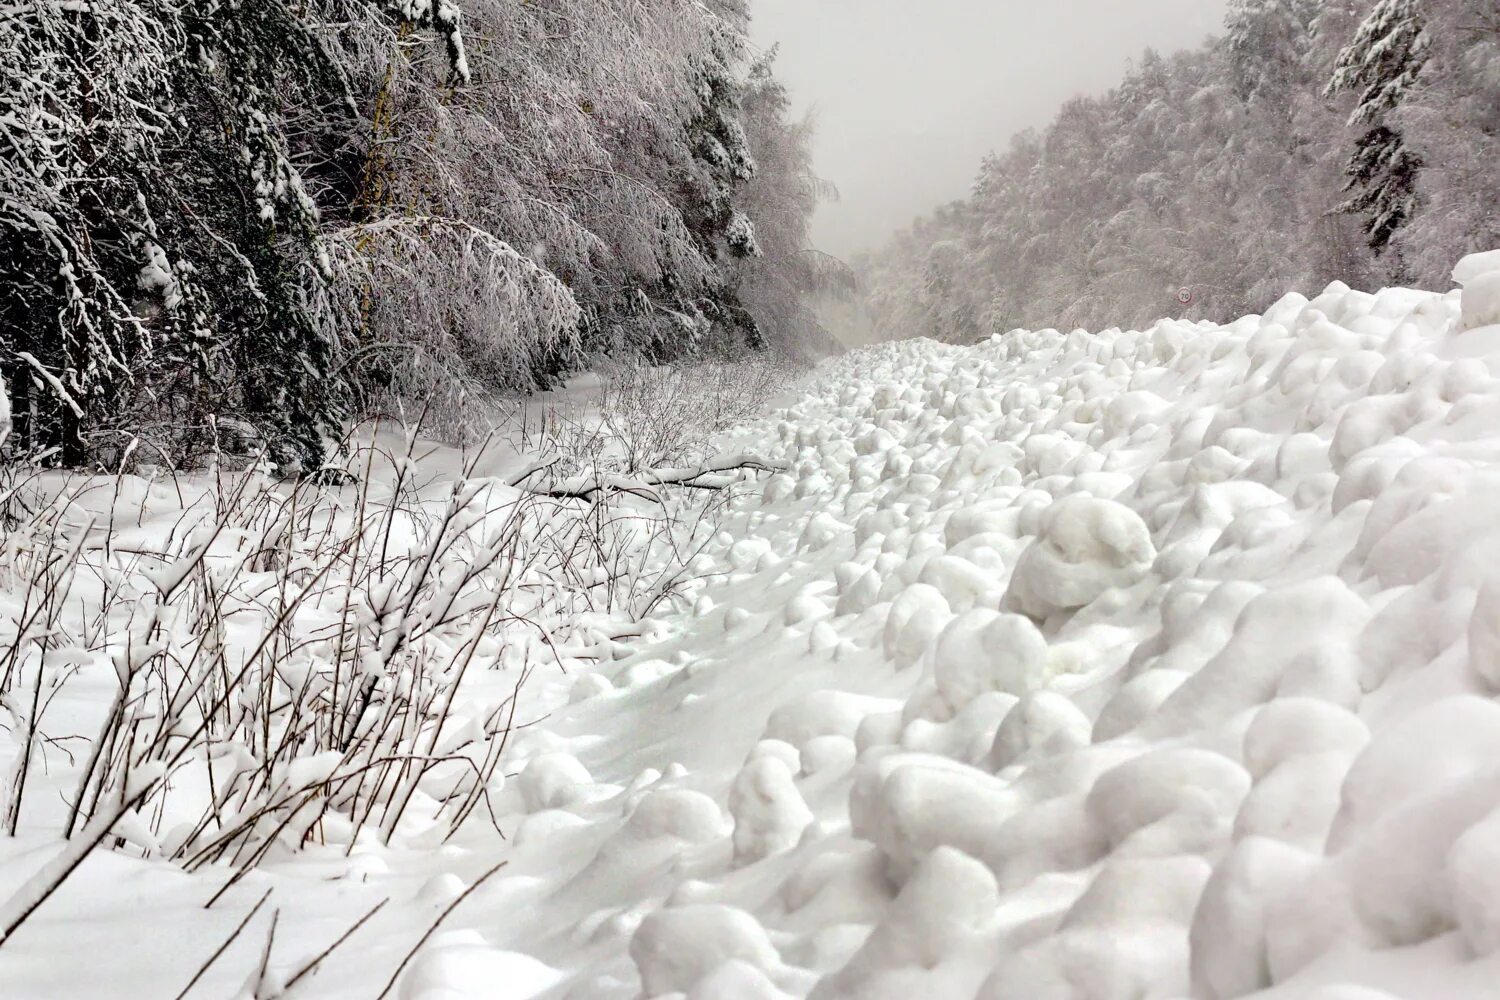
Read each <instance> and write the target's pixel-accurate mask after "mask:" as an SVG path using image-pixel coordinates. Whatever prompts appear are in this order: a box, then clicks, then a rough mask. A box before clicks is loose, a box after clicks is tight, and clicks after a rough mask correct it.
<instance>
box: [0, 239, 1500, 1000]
mask: <svg viewBox="0 0 1500 1000" xmlns="http://www.w3.org/2000/svg"><path fill="white" fill-rule="evenodd" d="M1461 270H1463V269H1461ZM1485 273H1496V272H1493V271H1482V270H1473V274H1474V275H1475V276H1474V277H1473V278H1472V280H1469V274H1470V271H1468V270H1465V271H1464V274H1465V277H1466V287H1465V289H1464V291H1463V292H1462V295H1460V293H1458V292H1454V293H1450V294H1448V295H1438V294H1432V293H1426V292H1418V291H1411V290H1402V289H1391V290H1386V291H1383V292H1381V293H1379V294H1375V295H1371V294H1365V293H1361V292H1356V291H1352V290H1350V289H1348V288H1347V287H1344V286H1342V285H1334V286H1332V287H1330V288H1329V289H1328V290H1327V291H1325V292H1324V293H1323V294H1321V295H1319V296H1318V297H1316V298H1314V299H1312V300H1308V299H1307V298H1305V297H1303V296H1300V295H1290V296H1288V297H1286V298H1285V299H1283V300H1282V301H1280V302H1278V303H1277V304H1276V305H1275V306H1273V307H1272V308H1271V309H1270V310H1268V311H1267V313H1266V314H1265V315H1264V316H1254V317H1247V318H1244V319H1242V320H1239V321H1237V322H1234V323H1231V324H1228V325H1224V326H1214V325H1211V324H1190V323H1185V322H1177V321H1164V322H1162V323H1159V324H1158V325H1156V326H1155V327H1153V328H1151V329H1149V330H1144V331H1122V330H1107V331H1104V332H1102V333H1098V334H1088V333H1084V332H1082V331H1078V332H1074V333H1066V334H1064V333H1060V332H1058V331H1053V330H1044V331H1033V332H1026V331H1016V332H1013V333H1010V334H1006V335H1004V336H1000V337H996V338H994V339H992V340H991V341H990V342H988V343H986V344H983V345H981V346H978V347H974V348H972V349H960V348H954V347H948V346H943V345H939V344H935V343H932V342H925V341H923V342H907V343H902V344H896V345H888V346H884V347H881V348H878V349H872V350H868V351H865V352H862V353H860V354H857V355H853V356H850V357H848V358H845V359H842V360H841V361H839V362H837V363H835V364H833V365H832V366H830V367H828V368H826V369H824V370H823V371H822V372H821V374H820V377H819V379H818V381H817V382H816V383H815V384H813V385H811V386H810V387H809V388H808V390H807V392H806V393H805V395H803V396H802V397H801V398H800V399H798V400H796V401H795V402H794V403H792V404H791V405H789V406H787V407H786V408H785V409H784V410H782V411H781V412H779V413H777V414H776V415H774V416H773V417H772V418H770V419H769V420H767V421H764V422H762V423H761V424H759V425H756V426H753V427H750V428H747V429H746V430H744V431H743V432H742V433H741V434H740V436H739V438H738V439H737V440H735V441H732V442H730V444H732V445H734V446H737V447H744V448H747V449H750V450H754V451H756V452H758V453H761V454H766V455H767V456H768V457H769V458H771V459H774V460H778V461H784V462H785V463H786V464H787V468H788V469H789V471H787V472H784V473H778V474H776V475H773V476H771V477H770V478H769V479H768V480H767V481H766V482H765V484H764V487H763V489H762V490H761V491H760V492H759V494H758V495H755V494H751V495H744V496H740V497H738V498H736V499H734V500H732V501H731V503H730V506H731V510H730V513H729V515H728V517H727V519H726V520H725V521H724V523H723V524H722V525H720V530H719V531H718V532H717V534H716V535H715V536H714V537H713V538H712V539H711V540H710V541H709V542H708V543H707V544H706V545H705V546H704V548H703V550H702V551H701V552H700V553H699V554H698V555H697V556H696V557H694V558H693V559H692V560H691V561H690V566H691V571H692V574H693V580H692V582H691V583H689V584H688V586H687V592H686V595H685V599H684V600H682V601H680V602H678V604H677V606H676V607H675V608H673V609H671V610H668V609H667V607H666V606H665V605H663V606H662V607H661V608H659V609H658V611H657V614H658V616H659V617H657V618H655V619H653V620H650V621H646V622H642V623H639V624H638V625H636V626H635V627H634V628H633V629H632V630H630V631H628V632H627V631H624V630H622V631H620V632H619V633H617V634H616V635H613V636H608V637H605V638H601V641H600V642H599V644H598V645H597V646H595V647H594V650H593V653H592V655H591V656H589V657H582V658H577V659H573V660H570V661H568V664H567V666H568V674H567V675H566V676H562V675H558V676H553V677H544V678H541V679H540V680H539V681H538V682H537V684H538V685H539V687H538V691H537V696H538V697H539V698H540V699H542V702H541V705H540V710H539V711H538V713H537V714H536V715H528V717H529V718H537V719H538V721H537V723H536V724H534V725H526V726H520V727H517V728H516V729H515V730H514V731H513V732H511V733H510V734H509V735H508V737H507V739H508V742H507V745H506V748H505V753H506V757H505V760H506V765H505V767H504V770H505V772H506V773H507V774H508V775H509V776H510V777H509V778H508V779H507V780H505V781H503V782H500V781H496V782H493V783H492V788H491V794H490V795H489V797H488V799H487V802H486V812H487V813H488V814H489V815H490V816H492V817H493V819H494V822H495V823H497V824H498V825H499V827H500V828H501V829H502V830H504V831H505V833H506V835H507V839H506V840H505V841H503V842H502V841H501V840H499V838H498V836H497V834H496V833H495V830H494V828H493V826H491V825H490V824H489V823H488V822H487V821H486V822H485V823H482V824H481V823H470V824H469V825H467V826H465V827H463V829H462V830H460V831H459V832H458V833H457V834H456V835H455V836H454V837H453V838H452V839H451V841H450V842H449V843H447V844H446V845H444V846H442V847H441V848H436V847H435V846H429V847H428V848H426V849H425V850H417V849H416V848H417V847H420V845H412V846H411V847H405V848H401V849H395V848H393V849H391V850H388V851H386V852H384V853H379V852H371V853H372V854H378V856H379V858H380V863H381V865H384V866H386V868H387V869H388V870H386V871H381V870H380V867H379V866H372V867H371V869H370V874H369V875H368V876H367V877H368V881H369V885H370V886H371V887H372V889H373V890H375V891H379V892H381V893H384V894H392V893H397V894H402V893H405V894H406V895H410V894H411V893H413V892H415V893H417V895H418V898H419V899H426V900H427V901H428V902H427V905H430V904H431V902H432V899H431V897H433V896H437V897H440V898H442V899H449V898H452V897H453V896H454V893H455V890H457V891H462V890H458V889H457V884H450V883H449V882H448V881H444V880H445V879H451V878H454V877H457V878H458V879H460V880H461V883H460V884H464V885H469V884H472V879H473V877H474V874H475V873H476V872H477V871H481V870H485V869H487V868H488V867H490V866H491V865H492V864H493V863H495V862H496V861H498V860H505V861H506V862H507V867H506V868H505V869H504V870H503V871H502V872H501V873H500V874H499V875H498V876H497V877H496V878H495V879H494V880H493V881H491V882H489V883H486V885H485V886H484V887H483V888H482V889H481V890H480V891H477V892H475V893H474V894H473V895H472V896H471V897H470V898H469V899H467V900H466V901H465V902H464V906H463V908H462V909H461V910H459V911H457V912H456V913H455V914H454V915H453V917H452V918H451V919H450V921H449V923H448V925H447V926H448V927H449V928H450V930H451V931H452V933H456V934H460V935H462V934H472V935H477V936H470V937H462V936H460V937H456V938H451V937H450V938H445V937H443V936H442V935H439V936H437V937H435V938H434V940H433V942H431V943H429V944H428V945H427V946H426V947H425V948H424V950H423V951H422V952H421V953H420V955H419V957H418V960H417V961H416V962H415V963H413V966H412V971H409V972H408V974H407V975H408V977H409V979H410V981H411V982H412V983H414V984H415V985H410V986H409V987H408V988H407V993H406V994H403V995H411V996H419V995H420V996H424V997H426V996H434V997H435V996H443V997H457V996H475V997H480V996H483V997H529V996H545V997H548V998H553V1000H564V998H568V1000H594V998H611V997H618V998H622V1000H623V998H632V997H638V996H644V997H671V998H674V1000H752V998H753V1000H786V998H789V997H794V998H801V997H812V998H816V1000H841V998H849V1000H871V998H874V1000H879V998H891V1000H896V998H909V997H934V998H960V1000H1081V998H1087V1000H1114V998H1122V1000H1123V998H1160V1000H1174V998H1182V997H1187V996H1192V997H1195V998H1208V1000H1213V998H1229V997H1240V996H1249V995H1262V996H1267V997H1287V998H1290V997H1299V998H1300V997H1313V998H1321V1000H1352V998H1356V997H1358V998H1364V1000H1372V998H1382V997H1383V998H1393V997H1396V998H1408V1000H1420V998H1429V997H1444V998H1466V997H1482V996H1490V995H1493V987H1492V984H1493V983H1494V982H1495V981H1496V977H1497V975H1500V902H1497V900H1500V875H1497V874H1496V873H1497V872H1500V702H1497V701H1496V695H1497V693H1500V569H1497V567H1500V524H1497V523H1496V520H1495V517H1494V508H1495V497H1496V496H1500V344H1497V345H1496V347H1495V349H1494V350H1489V349H1488V348H1486V347H1484V345H1482V344H1478V343H1476V342H1475V341H1474V340H1472V339H1471V338H1473V336H1474V333H1475V330H1478V329H1481V327H1478V326H1475V325H1474V324H1475V321H1476V316H1477V317H1478V318H1479V319H1483V317H1484V315H1485V310H1486V309H1487V308H1489V306H1488V305H1486V304H1485V303H1484V302H1483V301H1480V302H1477V303H1476V301H1474V300H1472V299H1471V298H1470V296H1471V293H1472V291H1473V289H1475V288H1481V289H1482V288H1484V287H1486V286H1485V279H1484V278H1483V274H1485ZM1483 297H1484V293H1483V292H1481V293H1480V294H1479V295H1478V296H1477V297H1476V298H1478V299H1481V300H1482V299H1483ZM1474 310H1478V312H1477V313H1475V312H1474ZM1481 339H1482V338H1481ZM460 704H462V700H460ZM541 710H545V711H547V712H548V713H549V714H547V716H546V718H545V719H542V718H540V714H541ZM398 846H399V845H398ZM434 878H437V879H438V881H433V879H434ZM403 886H410V887H411V888H410V889H404V888H402V887H403ZM419 886H425V887H426V891H425V895H424V894H423V890H421V889H419V888H418V887H419ZM252 891H253V887H247V888H246V889H245V893H246V896H245V897H240V898H242V899H244V898H246V897H248V896H249V894H250V893H251V892H252ZM338 912H341V913H344V912H356V913H357V912H358V911H355V910H350V909H348V908H345V909H343V910H339V911H338ZM344 926H347V921H346V922H345V923H344ZM44 932H45V928H44V929H43V930H40V931H37V932H36V933H39V934H42V933H44ZM372 933H374V932H372ZM379 933H382V934H385V935H387V936H388V937H389V938H390V939H391V941H395V940H398V939H399V940H400V941H401V942H402V943H403V944H405V943H406V942H408V941H409V940H410V938H411V937H412V935H411V934H410V932H409V930H408V931H407V935H406V937H404V938H403V937H400V934H401V933H402V932H401V930H400V929H394V928H387V929H386V930H384V931H380V932H379ZM367 944H368V942H367ZM384 944H385V942H383V946H384ZM389 947H391V948H396V947H397V946H396V945H395V944H389ZM398 951H399V949H398ZM370 953H371V954H373V952H370ZM522 956H529V960H527V959H523V957H522ZM8 961H14V960H13V959H11V958H10V956H8V955H6V954H5V953H4V952H3V951H0V977H3V975H4V973H5V969H6V965H5V962H8ZM532 963H537V964H535V965H533V964H532ZM450 966H451V970H450V971H445V970H449V969H450ZM343 969H344V967H341V972H340V976H341V977H343V978H340V979H338V981H337V982H335V981H334V979H333V978H332V977H330V979H329V980H328V981H327V982H325V983H322V984H320V986H324V987H328V988H329V989H332V990H335V992H331V993H329V994H328V995H339V996H345V995H347V996H360V995H368V994H369V992H370V991H369V990H368V989H367V988H366V985H367V984H368V982H371V981H374V980H373V978H370V977H368V974H365V973H362V972H361V971H359V970H349V971H348V972H345V971H343ZM491 969H493V970H497V971H496V972H495V974H494V975H491V974H490V973H489V972H487V971H486V972H484V973H483V974H482V975H481V974H480V973H477V972H475V971H474V970H491ZM505 969H515V970H518V971H517V972H516V973H515V974H514V978H513V979H511V978H509V977H510V975H511V974H510V973H506V974H505V975H501V974H500V971H499V970H505ZM361 975H366V976H367V978H366V979H361ZM486 977H488V978H486ZM480 979H484V980H485V981H484V982H480V981H479V980H480ZM418 980H420V981H419V982H418ZM502 980H504V981H502ZM38 981H39V979H38V978H36V977H33V978H31V979H28V980H27V981H26V982H27V983H28V984H34V983H36V982H38ZM375 985H376V987H377V988H378V986H379V982H375ZM339 990H342V991H343V992H337V991H339ZM362 990H363V992H362ZM16 995H22V996H29V995H44V993H43V991H42V990H41V989H40V988H37V987H31V988H30V989H29V991H28V990H27V989H22V990H19V991H16Z"/></svg>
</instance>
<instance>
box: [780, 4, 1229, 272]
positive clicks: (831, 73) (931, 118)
mask: <svg viewBox="0 0 1500 1000" xmlns="http://www.w3.org/2000/svg"><path fill="white" fill-rule="evenodd" d="M1226 6H1227V4H1226V0H752V12H753V14H754V19H755V23H754V34H755V40H756V42H757V44H759V45H760V46H762V47H765V46H769V45H770V44H772V43H774V42H780V43H781V55H780V58H779V59H778V60H777V70H778V73H779V74H780V76H781V78H782V79H783V80H784V81H786V83H787V85H788V86H789V87H790V88H791V91H792V94H793V97H794V99H795V100H796V102H797V106H798V108H799V110H807V109H812V110H814V111H815V112H816V116H817V122H818V143H817V169H818V172H819V173H820V174H821V175H822V176H824V177H826V178H828V179H829V180H831V181H833V182H834V184H836V185H837V186H838V188H839V190H840V191H841V192H842V194H843V199H842V201H841V202H840V203H838V204H835V205H831V206H827V207H825V208H824V209H823V210H822V211H821V212H820V213H819V215H818V218H817V220H816V223H815V226H814V237H815V239H816V241H817V243H818V246H819V247H821V248H822V249H824V250H828V251H830V252H832V253H836V254H840V255H848V254H852V253H854V252H857V251H859V250H865V249H872V248H874V247H877V246H879V245H880V244H881V243H883V242H884V241H885V239H886V237H888V236H889V235H890V234H891V233H893V232H894V231H895V230H897V229H900V228H902V227H904V226H906V225H907V224H908V223H910V222H911V221H912V219H914V218H915V217H916V216H918V215H921V214H923V213H925V212H927V211H928V210H929V209H932V208H934V207H935V206H937V205H939V204H942V203H944V202H947V201H951V200H953V199H955V198H961V197H963V196H964V194H966V193H967V191H968V189H969V184H970V182H971V181H972V180H973V179H974V176H975V174H976V173H977V172H978V169H979V162H980V160H981V159H982V158H983V156H984V155H985V154H986V153H988V152H989V151H991V150H995V149H1004V148H1005V147H1006V146H1007V144H1008V143H1009V140H1010V137H1011V136H1012V135H1013V134H1015V133H1016V132H1018V131H1020V130H1021V129H1024V128H1027V127H1031V126H1041V125H1045V124H1046V123H1047V122H1048V121H1050V120H1051V119H1052V117H1053V115H1054V114H1055V113H1056V112H1057V110H1058V108H1059V107H1060V106H1061V105H1062V104H1063V102H1064V101H1066V100H1067V99H1068V98H1069V97H1072V96H1074V95H1075V94H1081V93H1082V94H1095V93H1102V92H1103V91H1105V90H1108V89H1109V88H1110V87H1112V86H1114V85H1115V84H1116V83H1118V82H1119V81H1120V78H1121V76H1122V75H1123V73H1124V70H1125V66H1126V64H1127V63H1128V62H1129V60H1131V59H1132V58H1136V57H1138V56H1139V55H1140V53H1141V52H1142V51H1143V50H1144V49H1145V48H1146V47H1147V46H1151V47H1154V48H1157V49H1159V50H1161V51H1163V52H1170V51H1173V50H1176V49H1180V48H1184V47H1186V46H1190V45H1196V44H1197V43H1199V42H1200V41H1202V40H1203V39H1204V38H1205V37H1206V36H1208V35H1210V34H1215V33H1217V32H1218V31H1219V29H1220V26H1221V25H1222V24H1223V20H1224V11H1225V8H1226Z"/></svg>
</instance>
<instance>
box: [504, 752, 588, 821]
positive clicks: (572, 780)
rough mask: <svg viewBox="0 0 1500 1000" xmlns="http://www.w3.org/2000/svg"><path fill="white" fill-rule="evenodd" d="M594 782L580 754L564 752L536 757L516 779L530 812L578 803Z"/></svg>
mask: <svg viewBox="0 0 1500 1000" xmlns="http://www.w3.org/2000/svg"><path fill="white" fill-rule="evenodd" d="M593 782H594V779H593V778H592V777H591V776H590V775H589V772H588V768H586V767H584V766H583V765H582V764H581V763H579V761H578V758H577V757H574V756H571V755H570V754H565V753H544V754H541V755H540V756H537V757H533V758H532V759H531V760H530V761H528V762H527V764H526V767H525V768H523V769H522V771H521V776H520V777H519V778H518V779H517V781H516V784H517V787H519V788H520V790H521V799H522V801H523V802H524V803H525V805H526V811H527V812H541V811H542V810H543V809H566V808H568V807H569V806H572V805H574V804H576V803H577V802H578V801H579V800H580V799H582V798H583V796H584V794H585V793H586V791H587V790H588V788H589V786H591V785H592V784H593Z"/></svg>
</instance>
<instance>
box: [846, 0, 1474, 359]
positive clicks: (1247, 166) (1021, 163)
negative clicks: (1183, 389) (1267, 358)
mask: <svg viewBox="0 0 1500 1000" xmlns="http://www.w3.org/2000/svg"><path fill="white" fill-rule="evenodd" d="M1497 198H1500V7H1497V6H1496V5H1495V4H1494V2H1493V0H1379V2H1374V0H1236V2H1235V3H1233V5H1232V7H1231V11H1230V14H1229V18H1228V24H1227V30H1226V32H1225V33H1224V35H1223V37H1221V38H1219V39H1216V40H1213V41H1211V42H1210V43H1208V44H1207V45H1206V46H1205V47H1203V48H1201V49H1199V50H1197V51H1190V52H1182V53H1179V54H1177V55H1173V56H1169V57H1162V56H1159V55H1156V54H1153V53H1147V54H1146V56H1145V58H1143V59H1142V60H1141V61H1140V63H1139V65H1137V66H1135V67H1134V68H1133V70H1132V72H1131V73H1130V74H1129V76H1128V77H1127V79H1126V80H1125V81H1124V82H1123V83H1122V84H1121V85H1120V86H1119V87H1118V88H1117V89H1116V90H1114V91H1112V92H1111V93H1109V94H1106V95H1105V96H1103V97H1099V98H1080V99H1076V100H1073V101H1071V102H1070V103H1069V104H1068V105H1067V106H1066V107H1064V108H1063V110H1062V112H1061V113H1060V115H1059V116H1058V118H1057V119H1056V121H1054V122H1053V124H1052V125H1051V126H1049V127H1048V128H1047V129H1046V130H1045V131H1042V132H1040V133H1027V134H1023V135H1021V136H1019V137H1017V138H1016V139H1015V140H1014V142H1013V143H1012V144H1011V147H1010V149H1009V150H1008V151H1007V152H1006V153H1004V154H1003V155H994V156H991V157H990V158H989V159H987V160H986V162H985V163H984V164H983V167H982V169H981V171H980V174H979V177H978V180H977V181H976V183H975V186H974V189H973V193H972V195H971V196H970V197H969V198H968V199H966V200H964V201H961V202H958V203H956V204H953V205H949V206H947V207H945V208H943V209H942V210H940V211H938V212H937V213H936V214H935V215H933V216H932V217H931V218H928V219H925V220H922V221H921V222H919V223H917V224H916V225H915V226H914V227H913V228H912V229H911V230H910V231H908V232H905V233H903V234H902V235H901V236H900V237H899V238H898V239H897V240H896V241H895V243H894V244H893V245H892V246H890V247H889V248H888V249H887V250H885V251H884V252H882V253H881V254H879V255H878V256H876V257H874V258H873V259H870V260H867V261H864V262H863V269H864V271H865V277H866V280H867V282H868V284H869V306H870V310H871V314H872V315H873V316H875V317H876V318H877V321H878V322H879V323H880V324H881V326H882V332H883V333H884V334H885V335H886V336H889V337H906V336H913V335H918V334H922V335H928V336H935V337H938V338H942V339H948V340H954V341H968V340H973V339H976V338H978V337H982V336H985V335H988V334H990V333H994V332H1004V331H1006V330H1009V329H1013V328H1017V327H1027V328H1039V327H1063V328H1071V327H1086V328H1094V329H1097V328H1100V327H1103V326H1106V325H1111V324H1135V325H1139V324H1143V323H1148V322H1150V321H1152V320H1154V319H1156V318H1159V317H1161V316H1168V315H1184V316H1187V317H1189V318H1209V317H1214V318H1227V317H1233V316H1237V315H1242V314H1245V313H1249V312H1258V311H1260V310H1262V309H1263V308H1264V307H1266V306H1267V305H1268V304H1270V303H1271V302H1273V301H1274V300H1275V299H1276V298H1278V297H1280V296H1281V295H1282V294H1283V293H1284V292H1286V291H1287V290H1289V289H1293V288H1302V289H1317V288H1321V287H1323V286H1324V285H1325V284H1327V283H1328V282H1329V281H1332V280H1334V279H1339V280H1343V281H1345V282H1348V283H1349V284H1351V285H1356V286H1360V285H1364V286H1378V285H1381V284H1391V283H1401V284H1417V285H1421V286H1426V287H1430V288H1435V289H1447V288H1448V287H1449V285H1450V281H1449V270H1450V268H1451V267H1452V265H1453V262H1454V261H1456V260H1457V259H1458V258H1459V257H1460V256H1462V255H1464V254H1466V253H1470V252H1473V251H1476V250H1485V249H1491V248H1493V247H1496V246H1500V212H1497V211H1496V210H1495V205H1496V199H1497ZM1179 297H1180V298H1182V299H1187V300H1188V302H1187V303H1186V304H1183V303H1182V302H1180V301H1179Z"/></svg>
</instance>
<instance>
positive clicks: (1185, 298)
mask: <svg viewBox="0 0 1500 1000" xmlns="http://www.w3.org/2000/svg"><path fill="white" fill-rule="evenodd" d="M1177 301H1178V302H1181V303H1182V304H1183V305H1185V306H1190V305H1192V304H1193V290H1192V289H1191V288H1179V289H1177Z"/></svg>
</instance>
